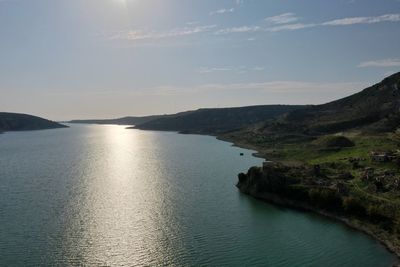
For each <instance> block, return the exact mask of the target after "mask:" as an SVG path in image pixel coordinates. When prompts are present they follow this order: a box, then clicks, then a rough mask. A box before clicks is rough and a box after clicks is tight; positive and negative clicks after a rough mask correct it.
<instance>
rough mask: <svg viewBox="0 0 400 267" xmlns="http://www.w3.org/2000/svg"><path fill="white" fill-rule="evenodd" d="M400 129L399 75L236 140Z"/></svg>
mask: <svg viewBox="0 0 400 267" xmlns="http://www.w3.org/2000/svg"><path fill="white" fill-rule="evenodd" d="M398 127H400V72H399V73H396V74H394V75H392V76H390V77H388V78H386V79H384V80H383V81H382V82H380V83H377V84H375V85H373V86H371V87H369V88H366V89H364V90H363V91H361V92H359V93H356V94H353V95H351V96H349V97H345V98H342V99H339V100H336V101H333V102H330V103H327V104H323V105H316V106H309V107H307V108H304V109H301V110H296V111H294V112H289V113H287V114H285V115H283V116H281V117H280V118H278V119H274V120H269V121H266V122H264V123H261V124H258V125H254V126H252V127H248V128H247V129H245V130H242V131H239V132H238V133H236V134H235V135H237V137H239V136H241V137H245V136H247V139H250V138H253V139H254V138H257V139H259V142H264V141H266V140H268V139H269V140H275V141H276V140H279V139H286V140H288V139H291V138H292V139H293V140H296V139H299V138H302V137H305V138H307V137H310V136H319V135H324V134H334V133H339V132H345V131H357V132H361V133H384V132H391V131H395V130H396V129H397V128H398Z"/></svg>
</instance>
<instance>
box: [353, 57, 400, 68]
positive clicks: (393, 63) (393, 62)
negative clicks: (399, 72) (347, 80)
mask: <svg viewBox="0 0 400 267" xmlns="http://www.w3.org/2000/svg"><path fill="white" fill-rule="evenodd" d="M358 67H359V68H367V67H383V68H387V67H400V59H394V58H389V59H381V60H373V61H365V62H361V63H360V64H359V65H358Z"/></svg>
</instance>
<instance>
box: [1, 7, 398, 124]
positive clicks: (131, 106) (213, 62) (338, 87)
mask: <svg viewBox="0 0 400 267" xmlns="http://www.w3.org/2000/svg"><path fill="white" fill-rule="evenodd" d="M0 38H1V39H0V92H1V95H0V110H1V111H14V112H24V113H31V114H36V115H40V116H44V117H48V118H50V119H56V120H63V119H72V118H110V117H111V118H112V117H118V116H123V115H144V114H158V113H172V112H177V111H183V110H187V109H196V108H199V107H224V106H244V105H254V104H276V103H282V104H317V103H323V102H326V101H329V100H333V99H335V98H339V97H342V96H346V95H349V94H351V93H353V92H356V91H358V90H360V89H362V88H364V87H365V86H367V85H370V84H372V83H375V82H378V81H380V80H381V79H382V78H383V77H384V76H386V75H389V74H391V73H394V72H396V71H399V70H400V1H399V0H374V1H373V0H335V1H334V0H285V1H278V0H274V1H273V0H0Z"/></svg>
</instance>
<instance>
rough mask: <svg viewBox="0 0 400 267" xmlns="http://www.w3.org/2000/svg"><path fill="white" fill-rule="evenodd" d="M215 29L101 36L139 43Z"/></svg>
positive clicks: (135, 32) (136, 31)
mask: <svg viewBox="0 0 400 267" xmlns="http://www.w3.org/2000/svg"><path fill="white" fill-rule="evenodd" d="M215 27H216V25H205V26H193V27H190V26H187V27H183V28H175V29H172V30H167V31H146V30H125V31H119V32H113V33H108V34H101V36H103V37H105V38H106V39H108V40H130V41H139V40H148V39H163V38H171V37H179V36H187V35H193V34H198V33H203V32H208V31H211V30H212V29H214V28H215Z"/></svg>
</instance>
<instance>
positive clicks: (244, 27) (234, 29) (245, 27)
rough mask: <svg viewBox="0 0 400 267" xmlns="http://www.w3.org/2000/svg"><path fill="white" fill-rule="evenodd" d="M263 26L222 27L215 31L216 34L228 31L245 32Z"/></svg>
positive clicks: (257, 29)
mask: <svg viewBox="0 0 400 267" xmlns="http://www.w3.org/2000/svg"><path fill="white" fill-rule="evenodd" d="M260 30H262V28H261V27H260V26H240V27H232V28H225V29H220V30H217V31H216V32H215V34H227V33H243V32H256V31H260Z"/></svg>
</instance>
